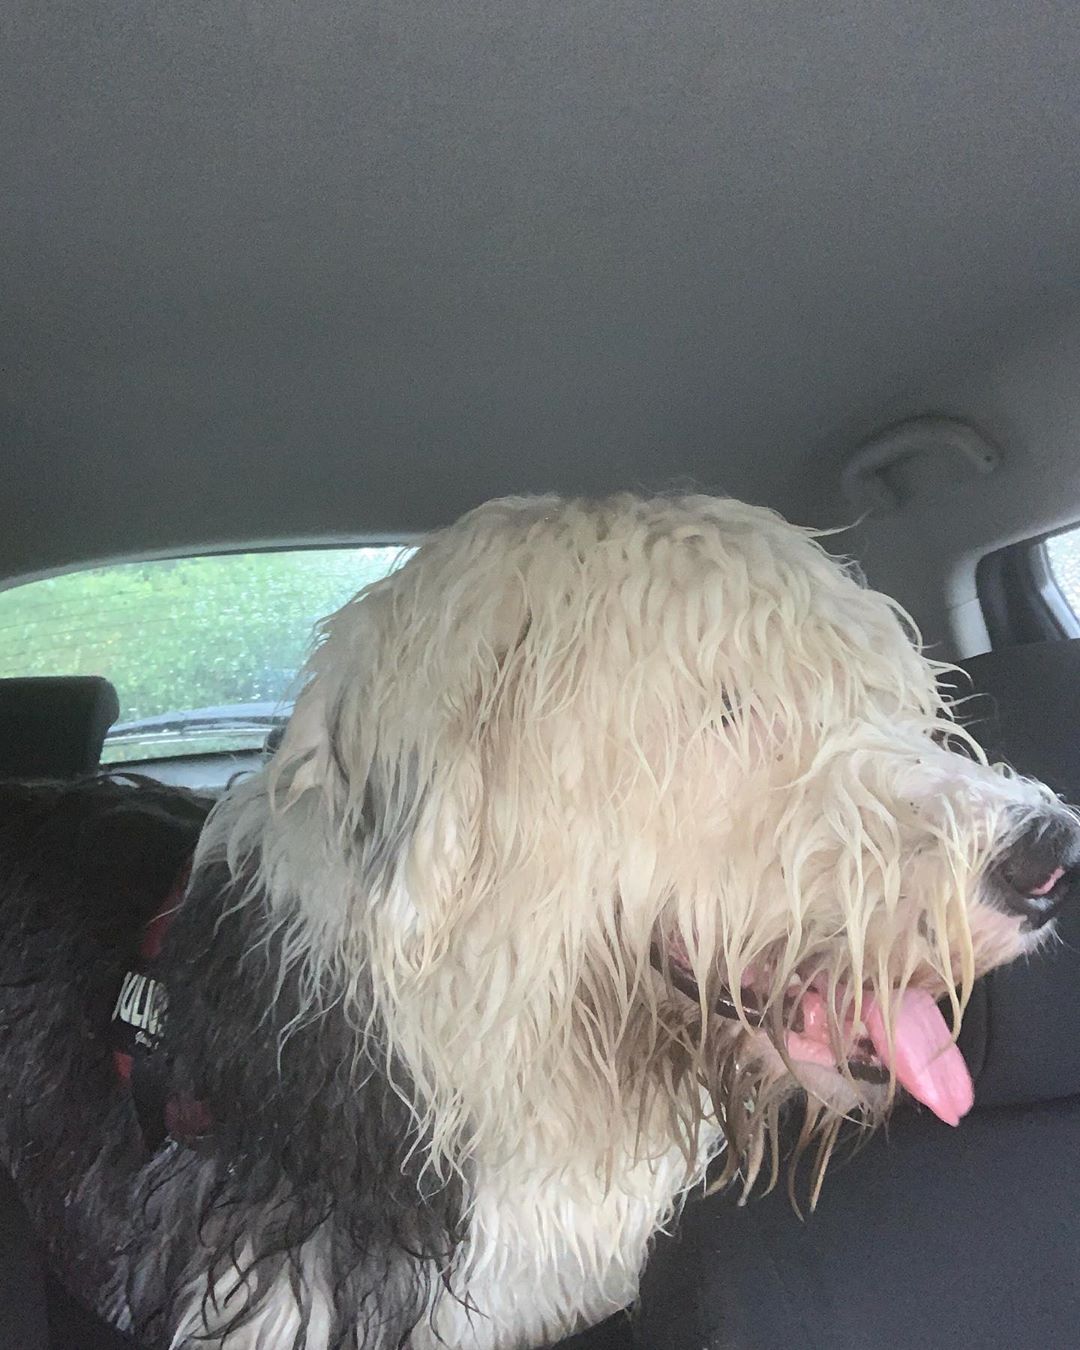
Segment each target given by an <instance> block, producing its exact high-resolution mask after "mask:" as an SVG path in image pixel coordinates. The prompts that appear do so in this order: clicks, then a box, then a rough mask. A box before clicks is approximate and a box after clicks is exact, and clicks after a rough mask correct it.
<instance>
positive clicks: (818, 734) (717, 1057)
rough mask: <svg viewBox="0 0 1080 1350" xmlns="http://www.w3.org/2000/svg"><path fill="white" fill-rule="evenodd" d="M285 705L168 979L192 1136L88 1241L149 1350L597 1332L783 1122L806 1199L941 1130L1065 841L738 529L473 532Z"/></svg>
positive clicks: (436, 559) (471, 518) (216, 843)
mask: <svg viewBox="0 0 1080 1350" xmlns="http://www.w3.org/2000/svg"><path fill="white" fill-rule="evenodd" d="M307 674H308V679H307V682H306V686H305V688H304V691H303V693H302V695H301V697H300V699H299V702H298V704H297V708H296V712H295V714H294V716H293V719H292V721H291V723H290V726H289V728H288V731H287V734H286V736H285V738H284V741H283V743H282V745H281V748H280V750H279V751H278V753H277V754H276V756H275V758H274V759H273V761H272V762H271V763H270V764H269V766H268V767H267V768H266V769H265V770H264V771H263V772H262V773H260V774H259V775H258V776H257V777H256V778H254V779H253V780H251V781H249V782H247V783H244V784H242V785H240V786H239V787H238V788H236V789H235V790H234V791H233V792H232V793H231V794H230V795H229V796H228V797H227V798H226V799H225V801H224V802H223V803H222V804H221V805H220V806H219V807H218V808H217V809H216V810H215V812H214V813H213V815H212V816H211V818H210V821H209V824H208V826H207V827H206V829H205V831H204V833H203V836H202V840H201V843H200V846H199V852H198V855H197V858H196V866H195V872H194V880H193V882H192V886H191V888H190V891H189V893H188V896H187V899H186V900H185V902H184V904H183V907H182V909H181V911H180V913H179V915H178V916H177V918H176V920H175V921H174V923H173V926H172V929H171V930H170V936H169V939H168V951H167V953H166V955H167V958H168V959H167V967H168V968H167V971H166V974H165V976H164V978H165V979H166V982H167V983H168V985H169V1017H168V1026H167V1031H166V1041H167V1042H168V1043H169V1044H170V1050H171V1055H170V1059H169V1064H170V1068H169V1072H170V1074H171V1075H172V1077H171V1080H170V1081H171V1085H172V1087H171V1090H172V1091H173V1092H174V1093H175V1094H176V1095H177V1096H182V1095H186V1096H187V1097H192V1096H194V1097H196V1098H197V1099H198V1100H199V1101H200V1102H201V1103H204V1104H205V1105H206V1108H207V1110H208V1112H209V1115H210V1116H211V1118H212V1119H213V1121H214V1127H213V1130H212V1132H211V1134H210V1136H209V1138H208V1139H207V1138H204V1139H202V1140H201V1141H200V1143H199V1145H198V1147H196V1148H187V1147H181V1146H179V1145H177V1144H170V1145H167V1146H166V1147H165V1148H164V1149H163V1150H162V1151H160V1152H159V1153H158V1154H157V1155H156V1156H155V1157H154V1158H153V1159H151V1160H150V1161H149V1162H146V1161H145V1160H144V1161H143V1162H142V1163H140V1165H139V1166H138V1167H137V1168H135V1167H133V1168H132V1178H131V1182H130V1187H129V1190H128V1192H126V1193H125V1195H126V1199H125V1201H124V1204H123V1205H122V1206H121V1207H120V1208H119V1209H118V1210H117V1211H116V1213H115V1215H114V1217H113V1218H112V1219H111V1220H110V1221H109V1222H108V1223H106V1224H105V1225H104V1231H106V1232H107V1233H109V1234H110V1236H115V1228H116V1226H117V1225H118V1224H121V1225H122V1224H123V1223H126V1224H127V1227H128V1229H129V1230H131V1228H132V1225H133V1224H135V1223H136V1220H134V1219H132V1217H131V1216H132V1214H136V1213H137V1214H141V1215H142V1217H141V1219H140V1220H138V1223H139V1224H141V1225H142V1227H141V1228H140V1230H139V1231H140V1233H141V1234H142V1235H143V1236H141V1237H140V1239H139V1241H138V1243H137V1244H135V1245H129V1247H128V1248H127V1249H126V1252H125V1256H124V1258H123V1269H122V1270H121V1271H120V1275H121V1276H122V1277H123V1278H122V1279H118V1281H117V1283H116V1286H115V1289H114V1291H113V1297H114V1299H115V1301H114V1302H113V1304H112V1305H111V1306H112V1307H113V1309H114V1311H115V1310H116V1309H118V1308H122V1309H123V1311H122V1312H119V1313H116V1314H115V1315H117V1316H119V1317H120V1318H121V1320H125V1321H126V1322H127V1324H129V1325H132V1326H135V1327H136V1328H141V1329H142V1330H143V1331H144V1334H145V1333H146V1332H147V1330H149V1332H151V1333H153V1332H155V1331H156V1333H157V1335H158V1336H159V1338H161V1343H162V1344H169V1343H172V1344H174V1345H176V1346H181V1345H189V1344H191V1345H194V1344H195V1343H196V1341H195V1337H196V1336H198V1335H199V1334H203V1335H205V1334H207V1332H209V1333H210V1336H211V1343H212V1344H218V1343H221V1344H225V1345H226V1346H228V1347H255V1346H263V1345H267V1346H269V1345H273V1346H288V1345H296V1346H298V1347H307V1348H308V1350H324V1348H325V1347H328V1346H332V1345H334V1346H336V1345H345V1346H357V1347H362V1348H363V1350H389V1348H390V1347H396V1346H398V1345H399V1344H405V1345H407V1346H409V1347H411V1350H429V1348H430V1347H435V1346H437V1345H440V1344H442V1343H443V1342H445V1343H446V1344H447V1345H450V1346H453V1347H455V1348H457V1350H521V1348H523V1347H533V1346H538V1345H543V1344H546V1343H548V1342H549V1341H554V1340H556V1339H558V1338H559V1337H560V1336H561V1335H565V1334H567V1333H568V1332H570V1331H572V1330H574V1329H575V1328H577V1327H579V1326H582V1325H586V1324H588V1323H590V1322H593V1321H598V1320H600V1319H601V1318H602V1317H603V1316H605V1315H607V1314H608V1313H610V1312H611V1311H613V1310H614V1309H617V1308H620V1307H622V1306H625V1305H626V1304H628V1303H629V1302H631V1301H632V1300H633V1298H634V1296H635V1292H636V1288H637V1280H638V1273H639V1270H640V1267H641V1265H642V1262H643V1260H644V1258H645V1256H646V1254H647V1249H648V1244H649V1241H650V1238H651V1237H652V1235H653V1234H654V1233H655V1232H656V1231H657V1229H658V1228H660V1227H661V1226H662V1225H664V1224H666V1223H668V1222H669V1221H670V1220H671V1218H672V1216H673V1214H674V1213H675V1212H676V1211H677V1208H678V1206H679V1204H680V1203H681V1201H682V1198H683V1197H684V1196H685V1195H686V1194H687V1192H688V1191H689V1190H690V1189H692V1188H693V1187H694V1186H695V1185H698V1184H699V1183H700V1182H701V1179H702V1178H703V1176H704V1174H705V1170H706V1167H707V1165H708V1164H709V1163H710V1162H711V1161H713V1160H714V1159H716V1158H717V1157H718V1155H721V1156H720V1157H719V1163H720V1166H721V1167H722V1168H723V1169H724V1175H725V1177H726V1178H728V1179H732V1180H736V1181H737V1183H738V1184H745V1183H746V1182H747V1181H748V1180H749V1179H752V1178H753V1177H754V1176H755V1175H757V1173H758V1172H759V1170H760V1169H761V1166H762V1163H763V1160H764V1161H768V1160H770V1159H771V1157H772V1146H773V1143H774V1141H775V1139H776V1130H777V1125H778V1120H779V1117H780V1113H781V1110H782V1109H783V1110H785V1111H786V1109H787V1108H788V1107H799V1106H802V1108H803V1109H804V1110H805V1127H804V1129H803V1134H802V1146H803V1147H805V1146H807V1145H811V1144H812V1145H814V1146H815V1149H816V1153H815V1155H814V1156H816V1157H817V1159H818V1166H817V1171H816V1174H815V1178H816V1179H815V1183H814V1184H815V1186H816V1185H817V1184H819V1183H820V1176H821V1173H822V1172H823V1170H824V1163H825V1161H826V1160H827V1157H828V1153H829V1150H830V1148H831V1145H832V1141H833V1139H834V1137H835V1133H836V1129H837V1127H838V1125H839V1123H840V1122H841V1121H842V1120H843V1119H844V1118H845V1117H852V1116H854V1117H858V1118H862V1119H864V1120H866V1121H867V1122H868V1123H871V1124H872V1123H875V1122H877V1121H879V1120H881V1119H882V1118H883V1116H884V1115H885V1113H886V1112H887V1110H888V1109H889V1108H890V1107H891V1105H892V1103H893V1101H894V1098H896V1097H897V1096H898V1095H899V1091H900V1090H906V1091H907V1092H908V1093H910V1094H911V1095H913V1096H914V1097H916V1098H917V1099H918V1100H919V1101H921V1102H922V1103H924V1104H925V1106H927V1107H929V1108H930V1109H931V1110H932V1111H934V1112H935V1113H936V1114H937V1115H939V1116H940V1117H941V1118H942V1119H943V1120H945V1121H947V1122H949V1123H950V1124H956V1123H957V1122H958V1121H959V1119H960V1118H961V1117H962V1116H963V1114H964V1113H965V1112H966V1111H967V1109H968V1108H969V1106H970V1104H971V1082H970V1079H969V1077H968V1074H967V1070H966V1069H965V1067H964V1064H963V1060H962V1059H961V1057H960V1055H959V1052H958V1051H957V1050H956V1048H955V1046H954V1045H953V1041H952V1033H951V1028H950V1023H952V1024H955V1023H957V1022H958V1018H959V1015H960V1013H961V1011H962V1008H963V1005H964V1002H965V1000H966V998H967V995H968V992H969V991H970V988H971V985H972V982H973V980H974V979H976V978H977V977H978V976H979V975H980V974H982V973H983V972H985V971H987V970H989V969H991V968H992V967H994V966H997V965H999V964H1001V963H1003V962H1006V961H1009V960H1012V959H1013V958H1015V957H1017V956H1019V955H1021V954H1022V953H1024V952H1027V951H1030V950H1031V949H1032V948H1033V947H1034V946H1035V945H1036V944H1037V943H1038V942H1040V940H1042V938H1043V937H1044V936H1045V935H1046V933H1047V932H1049V931H1050V928H1049V926H1048V924H1049V920H1050V919H1051V918H1052V916H1053V914H1054V912H1055V910H1056V909H1057V908H1058V907H1059V906H1060V905H1061V904H1062V903H1064V902H1065V901H1066V900H1067V899H1068V898H1070V896H1071V894H1072V892H1073V891H1074V890H1075V889H1076V888H1077V882H1076V876H1075V874H1074V870H1073V869H1074V866H1075V864H1076V863H1077V862H1078V860H1080V836H1078V831H1077V826H1076V824H1075V822H1074V820H1073V817H1072V816H1071V814H1069V813H1068V812H1067V811H1066V810H1065V809H1064V808H1063V807H1062V806H1061V805H1060V804H1059V803H1058V802H1057V800H1056V799H1055V798H1054V797H1053V796H1052V795H1051V794H1050V793H1049V792H1048V791H1047V790H1046V789H1044V788H1042V787H1040V786H1038V785H1036V784H1033V783H1030V782H1027V781H1024V780H1022V779H1019V778H1017V777H1015V776H1012V775H1009V774H1007V773H1006V772H1004V771H998V770H993V769H991V768H989V767H987V765H986V764H985V763H984V762H982V761H981V759H980V757H979V755H978V753H977V752H976V751H975V750H974V749H973V748H972V747H971V746H970V745H969V744H968V743H967V742H966V740H965V738H964V736H963V733H962V732H960V731H959V730H958V728H957V726H956V725H955V723H954V722H953V720H952V718H951V716H950V713H949V710H948V709H947V707H946V706H945V704H944V703H943V701H942V695H941V693H940V691H939V688H938V685H937V676H938V674H939V669H938V668H937V667H935V666H934V665H933V664H932V663H931V662H929V661H928V660H927V659H926V658H925V657H924V656H923V655H921V654H920V652H919V650H918V648H917V646H916V645H915V643H914V642H913V638H912V632H911V628H910V625H908V624H907V622H906V621H905V619H904V617H903V615H902V614H900V613H899V612H898V611H897V609H896V607H895V606H894V605H893V604H892V603H891V602H890V601H888V600H887V599H885V598H884V597H883V596H881V595H878V594H875V593H874V592H873V591H870V590H867V589H866V588H865V587H864V586H862V585H861V584H860V582H859V581H858V580H857V578H856V577H855V576H854V575H853V574H852V572H851V571H850V570H849V569H848V568H846V567H844V566H842V565H840V564H838V563H837V562H836V561H834V560H833V559H831V558H830V557H829V556H827V554H826V553H825V552H824V551H823V549H822V548H821V547H820V546H819V544H818V543H817V542H816V541H815V539H814V537H813V536H812V535H811V534H810V533H809V532H807V531H804V530H800V529H797V528H794V527H793V526H791V525H789V524H786V523H785V522H784V521H782V520H781V519H780V518H779V517H777V516H776V515H774V514H772V513H770V512H767V511H764V510H761V509H757V508H753V507H750V506H745V505H741V504H739V503H737V502H733V501H726V500H715V499H710V498H705V497H685V498H676V499H657V500H643V499H638V498H634V497H628V496H627V497H618V498H614V499H612V500H608V501H603V502H598V503H587V502H582V501H564V500H560V499H557V498H554V497H551V498H537V499H520V500H517V499H515V500H507V501H499V502H494V503H491V504H489V505H487V506H484V507H482V508H480V509H479V510H477V511H474V512H472V513H471V514H470V515H468V516H466V517H465V518H464V519H463V520H461V521H459V522H458V523H457V524H456V525H454V526H452V527H451V528H449V529H447V530H445V531H443V532H441V533H439V534H436V535H434V536H432V537H431V538H429V539H428V540H427V541H426V542H425V543H424V544H423V545H422V547H421V548H420V549H419V550H418V552H417V553H416V554H415V555H414V556H413V557H412V558H411V559H410V560H409V561H408V562H407V563H406V564H405V565H404V566H403V567H402V568H401V569H400V570H398V571H396V572H395V573H393V574H392V575H391V576H390V577H388V578H386V579H385V580H383V581H380V582H378V583H376V584H375V585H373V586H371V587H370V588H368V589H367V590H366V591H364V592H363V593H362V594H361V595H360V596H358V597H357V598H356V599H355V600H354V601H352V602H350V603H349V604H348V605H346V606H345V607H344V608H343V609H342V610H341V611H340V612H338V613H337V614H336V615H334V616H333V617H332V618H331V619H329V620H328V621H327V623H326V625H325V629H324V634H323V640H322V642H321V644H320V645H319V646H318V648H317V650H316V652H315V654H314V656H313V658H312V660H311V663H310V666H309V669H308V672H307ZM939 1001H943V1002H944V1005H945V1007H946V1009H949V1008H951V1010H952V1016H951V1017H950V1018H948V1019H946V1018H945V1017H943V1016H942V1014H941V1012H939V1010H938V1007H937V1004H938V1002H939ZM208 1051H209V1052H208ZM768 1165H769V1169H770V1170H775V1161H772V1162H769V1164H768ZM98 1185H99V1183H98V1182H95V1183H94V1186H92V1187H91V1188H90V1189H91V1190H93V1189H94V1187H96V1186H98ZM140 1200H141V1201H142V1203H140ZM100 1208H101V1206H100V1204H99V1211H100ZM121 1215H122V1217H121ZM178 1215H181V1216H183V1217H182V1218H178V1217H177V1216H178ZM147 1225H149V1226H150V1228H151V1229H152V1233H153V1243H151V1242H150V1241H149V1238H148V1237H147V1235H146V1226H147ZM237 1268H239V1269H240V1270H241V1271H242V1272H243V1275H244V1278H243V1279H238V1278H237V1277H236V1273H235V1272H236V1270H237ZM119 1289H122V1290H123V1293H122V1296H121V1295H120V1294H118V1293H116V1290H119ZM163 1329H165V1330H163ZM166 1331H167V1335H166ZM440 1337H441V1338H442V1341H440V1339H439V1338H440ZM198 1343H199V1344H203V1343H204V1342H198Z"/></svg>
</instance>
